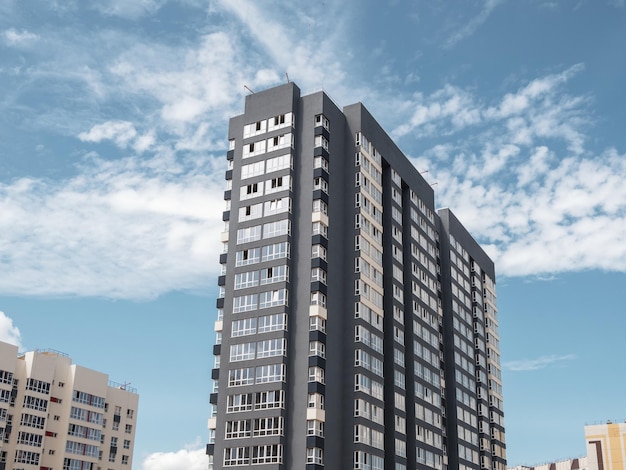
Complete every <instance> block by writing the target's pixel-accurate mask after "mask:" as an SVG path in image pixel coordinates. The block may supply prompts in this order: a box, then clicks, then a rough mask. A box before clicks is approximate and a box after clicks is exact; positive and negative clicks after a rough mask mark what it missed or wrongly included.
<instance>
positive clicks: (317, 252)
mask: <svg viewBox="0 0 626 470" xmlns="http://www.w3.org/2000/svg"><path fill="white" fill-rule="evenodd" d="M326 255H327V251H326V248H324V247H323V246H322V245H313V246H311V258H321V259H323V260H326Z"/></svg>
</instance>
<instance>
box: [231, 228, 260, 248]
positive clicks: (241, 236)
mask: <svg viewBox="0 0 626 470" xmlns="http://www.w3.org/2000/svg"><path fill="white" fill-rule="evenodd" d="M260 239H261V226H260V225H255V226H253V227H246V228H240V229H239V230H237V244H241V243H249V242H254V241H257V240H260Z"/></svg>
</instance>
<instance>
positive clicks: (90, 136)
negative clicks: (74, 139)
mask: <svg viewBox="0 0 626 470" xmlns="http://www.w3.org/2000/svg"><path fill="white" fill-rule="evenodd" d="M136 136H137V130H136V129H135V126H134V125H133V123H132V122H128V121H108V122H104V123H102V124H97V125H95V126H93V127H92V128H91V129H90V130H89V132H81V133H80V134H79V135H78V138H79V139H80V140H82V141H83V142H101V141H102V140H112V141H114V142H115V143H116V144H117V145H118V146H120V147H122V148H124V147H126V146H127V145H128V143H129V142H130V141H131V140H133V139H134V138H135V137H136Z"/></svg>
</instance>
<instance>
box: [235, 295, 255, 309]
mask: <svg viewBox="0 0 626 470" xmlns="http://www.w3.org/2000/svg"><path fill="white" fill-rule="evenodd" d="M258 301H259V296H258V294H248V295H241V296H239V297H235V298H233V313H240V312H247V311H250V310H256V309H257V306H258Z"/></svg>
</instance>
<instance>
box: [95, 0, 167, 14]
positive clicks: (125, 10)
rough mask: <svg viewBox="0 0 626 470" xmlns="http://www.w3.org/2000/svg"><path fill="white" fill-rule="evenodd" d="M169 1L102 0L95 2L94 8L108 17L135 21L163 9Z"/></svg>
mask: <svg viewBox="0 0 626 470" xmlns="http://www.w3.org/2000/svg"><path fill="white" fill-rule="evenodd" d="M166 2H167V0H134V1H132V2H128V1H126V0H101V1H99V2H95V3H94V4H93V6H92V8H94V9H96V10H98V11H99V12H100V13H102V14H104V15H108V16H120V17H123V18H129V19H135V18H139V17H140V16H143V15H146V14H150V13H154V12H155V11H157V10H158V9H159V8H161V7H162V6H163V5H164V4H165V3H166Z"/></svg>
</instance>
